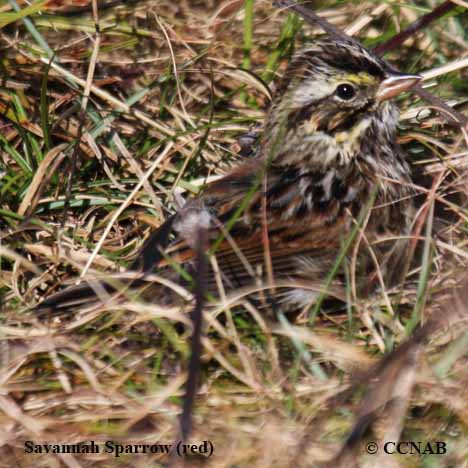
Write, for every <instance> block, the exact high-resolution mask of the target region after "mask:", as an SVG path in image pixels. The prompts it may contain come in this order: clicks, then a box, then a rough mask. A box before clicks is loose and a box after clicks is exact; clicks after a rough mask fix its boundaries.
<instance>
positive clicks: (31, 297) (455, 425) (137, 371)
mask: <svg viewBox="0 0 468 468" xmlns="http://www.w3.org/2000/svg"><path fill="white" fill-rule="evenodd" d="M323 3H324V4H326V8H322V9H320V10H319V11H320V14H321V15H323V16H324V17H326V18H327V19H328V20H329V21H330V22H331V23H332V24H334V25H336V26H337V27H339V28H341V29H343V30H346V31H348V32H349V33H352V34H354V35H357V37H359V38H360V39H361V40H363V42H364V44H366V45H369V46H372V45H373V44H376V43H378V42H381V41H383V40H384V39H387V38H389V37H390V36H391V35H393V34H394V33H396V32H398V31H399V30H400V29H401V28H403V27H405V26H406V25H407V24H408V23H410V22H412V21H414V20H415V19H416V18H417V17H418V16H421V15H422V14H423V13H425V12H427V11H430V8H431V7H430V6H431V5H432V3H431V2H429V1H423V2H418V6H414V5H413V6H411V5H409V4H401V3H398V4H397V3H393V2H389V3H387V2H377V3H375V2H360V3H356V4H351V2H344V3H343V2H334V1H329V2H323ZM460 3H461V2H460ZM76 4H77V3H76V2H75V5H76ZM249 4H250V2H249V1H248V0H246V1H245V2H244V1H226V2H220V3H218V2H214V1H210V0H205V1H193V0H192V1H183V2H170V1H166V0H161V1H158V2H150V1H142V2H135V3H132V2H128V3H122V4H121V2H116V3H115V4H114V3H111V2H99V9H98V11H94V13H93V11H92V4H90V3H88V2H80V5H82V6H83V9H80V8H81V7H80V8H78V9H74V10H73V9H71V8H70V7H68V6H66V5H62V4H61V3H60V2H47V3H46V4H45V7H44V8H43V9H42V12H41V13H40V14H37V13H36V14H33V15H32V16H31V17H30V21H31V22H30V23H29V25H28V24H25V23H23V22H22V21H21V19H18V18H14V17H12V16H11V13H7V12H11V11H12V10H10V5H11V4H10V3H8V2H4V3H2V6H1V7H0V26H3V27H2V28H1V29H0V54H1V55H0V64H1V73H2V82H1V85H0V164H1V168H0V177H1V179H0V228H1V239H2V240H1V244H0V260H1V262H2V263H1V279H0V291H1V294H2V299H1V301H2V302H1V304H2V313H1V317H2V322H1V324H0V333H1V335H0V336H1V338H2V341H1V345H2V355H1V356H2V361H1V364H2V365H1V368H0V385H1V391H0V408H1V413H0V428H1V431H0V437H1V438H0V441H1V442H0V444H1V446H2V449H1V450H2V454H3V457H2V459H1V461H0V463H1V464H5V465H8V466H13V465H14V464H16V465H19V466H31V465H32V464H34V465H35V466H48V467H49V466H60V465H61V464H63V465H66V466H73V467H75V466H92V465H102V466H111V465H112V466H114V465H115V464H117V465H122V466H166V464H167V463H168V459H169V458H168V456H167V455H161V454H146V455H145V454H140V455H122V456H121V457H119V458H115V457H114V456H113V455H110V454H106V453H100V454H68V455H52V454H42V455H40V454H27V453H25V451H24V442H25V441H26V440H32V441H34V442H36V443H49V444H53V443H73V444H76V443H79V442H86V441H90V440H94V441H95V442H96V443H101V442H103V441H106V440H113V441H115V442H117V443H121V444H130V443H131V444H156V443H162V444H169V443H172V442H173V440H175V439H176V437H177V430H178V429H177V428H178V426H177V425H178V416H179V414H180V410H181V401H182V397H183V386H184V382H185V368H186V363H187V357H188V355H189V353H190V349H189V346H188V344H187V343H188V341H187V338H188V334H189V333H190V328H189V326H186V327H184V326H183V325H184V324H185V325H189V324H190V323H189V321H188V318H187V315H186V314H185V313H182V312H180V311H178V310H168V309H167V308H160V307H157V306H156V305H154V304H152V303H149V302H144V301H143V300H142V299H141V298H140V299H138V300H134V298H129V300H128V302H127V303H126V304H123V305H122V304H120V303H119V304H118V305H115V304H112V303H107V304H106V305H102V306H100V307H98V308H96V307H95V308H92V309H89V310H82V311H79V313H77V314H76V315H74V316H72V317H69V318H68V319H67V320H63V321H55V322H54V321H52V322H49V321H41V320H39V319H38V317H36V316H35V314H33V313H31V311H30V308H31V306H33V305H34V304H36V303H37V302H38V301H39V300H40V299H41V298H42V297H44V296H46V295H49V294H51V293H53V292H55V291H57V290H59V289H61V288H62V287H63V286H64V285H65V284H68V283H70V282H74V281H76V280H77V278H78V277H79V276H80V275H81V276H83V277H92V276H93V275H95V274H96V273H97V272H111V271H115V272H117V271H121V270H122V269H123V268H125V266H126V265H127V264H128V262H129V261H130V259H131V258H132V257H133V256H134V255H135V254H136V252H137V251H138V249H139V248H140V247H141V245H142V242H143V240H144V238H145V236H146V235H147V233H148V232H149V231H150V230H151V229H153V228H154V227H157V226H159V225H161V224H162V222H163V221H164V220H165V219H166V218H167V216H168V214H169V213H171V212H173V211H174V210H176V208H177V203H176V199H177V196H180V195H182V196H184V197H189V196H191V195H192V194H194V193H197V191H198V190H199V186H200V185H201V184H202V183H203V182H204V181H206V180H207V179H208V180H209V179H210V178H211V177H215V176H217V175H219V174H223V173H225V172H226V170H227V169H228V168H229V167H230V166H231V165H232V164H235V163H236V161H238V160H239V159H241V158H242V156H240V155H238V154H237V146H238V145H237V143H236V137H238V136H239V135H240V134H243V133H245V132H247V131H248V130H249V129H250V128H251V127H252V126H255V125H257V124H259V123H261V122H262V119H263V116H264V114H265V110H266V108H267V107H268V96H267V93H266V92H265V89H264V87H263V86H262V85H261V84H260V83H259V81H258V80H255V79H254V78H252V77H251V76H249V75H248V74H246V73H242V72H241V71H240V70H239V67H241V66H244V67H250V69H251V70H252V71H254V72H255V73H256V74H258V75H259V76H261V77H263V79H264V80H266V81H267V82H270V81H271V80H272V79H273V78H274V76H276V75H277V73H280V72H281V69H282V68H283V67H284V64H285V62H286V61H287V59H288V57H289V56H290V54H291V52H292V50H294V48H296V47H298V46H299V45H300V44H303V43H305V42H306V41H307V40H310V39H311V38H313V37H314V35H316V34H317V33H318V32H319V31H318V29H317V30H314V29H313V28H311V27H310V26H309V25H303V24H302V22H301V20H299V19H298V18H297V17H294V16H293V15H291V14H288V13H287V12H284V11H281V10H278V9H274V8H273V7H272V6H271V4H270V2H267V1H257V2H255V4H254V6H253V10H252V12H253V13H252V23H251V22H250V19H249V15H247V17H246V16H245V15H244V12H245V9H244V6H246V7H247V11H248V7H249ZM22 7H26V4H23V5H22ZM462 9H463V7H459V9H457V10H456V11H455V12H454V13H453V14H452V15H450V16H451V17H450V18H442V19H439V20H437V21H436V22H434V23H433V24H431V25H430V26H429V27H428V28H427V29H426V30H424V31H423V32H420V33H418V34H417V35H416V36H415V37H414V38H410V39H409V40H408V41H406V42H405V44H404V46H403V47H401V48H399V49H398V50H397V51H391V52H390V53H389V54H388V55H387V58H388V59H389V60H391V61H392V62H393V63H395V65H397V66H398V67H399V68H400V69H401V70H406V71H424V73H425V74H426V76H427V77H428V79H427V84H428V85H430V86H428V90H430V91H431V92H432V93H434V94H436V95H438V96H440V97H441V98H442V99H443V100H444V101H446V102H448V103H449V104H451V105H457V108H458V110H459V111H461V112H463V110H464V106H466V101H467V73H466V60H467V56H468V42H467V38H466V37H464V36H463V32H464V29H465V30H466V27H467V21H466V11H465V12H464V15H463V11H462ZM8 14H10V16H8ZM93 16H94V19H93ZM95 22H99V31H98V32H97V31H96V29H95V26H94V23H95ZM28 28H29V29H28ZM252 31H253V34H252ZM251 40H252V44H251V46H250V41H251ZM244 45H246V47H244ZM51 51H55V56H54V61H53V62H52V61H51V55H50V52H51ZM272 85H273V86H274V84H273V83H272ZM400 104H401V108H402V122H401V123H402V131H401V137H400V138H401V142H402V143H403V144H404V146H405V149H406V150H407V153H408V155H409V158H410V159H411V161H412V162H413V163H414V168H415V172H416V173H418V177H417V182H418V184H421V186H420V188H419V190H420V192H421V210H420V212H419V217H418V221H417V223H416V225H417V226H418V229H419V230H417V231H416V232H415V239H417V240H418V242H417V246H416V247H417V250H418V251H421V252H420V259H421V260H420V262H419V263H418V264H417V265H416V266H414V268H413V269H412V270H410V271H409V272H408V275H407V280H406V282H405V286H404V288H402V289H400V290H389V291H385V292H384V293H383V294H381V295H376V296H372V297H370V298H369V297H367V298H364V297H355V296H353V294H352V291H350V300H349V304H350V305H349V310H344V311H343V310H341V311H333V310H327V309H323V310H322V314H320V315H319V317H318V319H317V320H316V323H315V326H314V327H313V328H310V327H308V326H307V322H306V321H301V320H300V318H298V319H297V321H296V322H295V323H292V324H288V323H287V322H284V321H283V322H280V323H279V322H278V321H276V320H272V318H271V317H270V316H265V315H262V314H261V313H259V312H258V311H256V310H255V309H254V308H253V306H252V305H250V304H249V303H248V302H246V301H244V300H243V297H241V296H240V295H239V296H238V297H233V298H227V299H226V303H225V304H224V305H221V306H219V307H217V308H216V309H215V310H214V311H213V312H212V313H210V314H206V322H207V327H206V329H205V331H204V337H203V346H204V347H203V356H202V361H203V365H202V374H201V388H200V391H199V394H198V396H197V401H196V409H195V414H194V430H193V434H192V438H191V440H192V441H194V442H201V441H204V440H209V441H210V442H211V443H212V444H213V446H214V448H215V451H214V454H213V455H212V457H211V458H209V460H208V461H207V462H206V464H207V465H208V466H213V467H223V466H226V467H229V466H231V467H234V466H239V467H252V466H255V467H263V466H265V467H266V466H275V467H283V466H290V465H291V464H292V463H294V464H296V465H297V464H303V465H304V466H317V465H318V464H319V463H320V462H325V466H331V462H330V460H331V459H333V458H334V457H338V458H335V464H338V460H339V461H340V462H341V463H342V466H381V465H382V466H401V467H406V466H408V467H416V466H423V467H449V466H457V467H463V466H468V442H467V440H468V404H467V401H468V393H467V388H468V366H467V364H468V360H467V352H468V340H467V334H466V315H465V316H464V315H463V312H464V311H465V309H466V305H465V304H466V301H464V300H463V299H458V303H457V302H455V303H454V302H452V300H451V299H449V298H450V297H451V295H452V288H454V287H455V286H456V285H457V284H458V283H459V282H460V280H461V278H462V273H463V272H464V271H465V270H466V265H467V264H468V262H467V260H468V248H467V241H466V238H467V237H466V233H467V230H468V222H467V221H468V211H467V209H466V195H467V185H466V167H467V164H468V151H467V133H466V129H461V128H459V127H456V126H450V125H447V124H446V119H445V118H444V117H442V116H440V115H439V114H438V113H436V112H434V111H433V109H430V108H429V106H428V105H427V103H425V102H423V101H422V100H420V99H418V98H416V97H414V96H412V97H411V96H408V97H406V98H405V99H403V100H401V101H400ZM78 141H79V145H78V144H77V142H78ZM70 175H71V176H72V177H71V178H70ZM176 194H177V196H176ZM181 293H184V292H183V291H182V292H181ZM452 312H453V313H452ZM455 312H456V313H455ZM440 316H443V317H446V319H447V321H446V322H443V323H442V322H440V321H437V326H434V327H429V329H428V335H429V337H430V339H429V340H427V341H426V340H424V339H421V340H420V341H417V340H414V341H413V342H410V343H409V344H408V347H407V348H400V349H404V350H405V353H403V354H402V353H400V354H398V352H395V354H394V355H393V357H394V359H393V360H392V359H389V360H388V361H381V359H382V356H383V355H384V354H385V353H388V352H389V351H391V350H392V349H394V348H396V347H397V345H398V344H400V343H402V342H403V341H404V340H405V339H406V338H407V337H408V336H410V335H411V334H412V331H413V329H414V327H415V326H416V325H417V324H419V323H426V322H428V321H429V323H431V322H430V320H431V317H432V318H434V317H440ZM290 319H291V320H294V317H291V318H290ZM449 325H450V326H449ZM183 330H185V331H183ZM378 362H383V363H384V364H382V365H381V367H380V368H377V370H375V371H370V370H369V369H372V366H373V365H374V364H376V363H378ZM385 363H387V364H385ZM373 372H374V373H373ZM376 381H377V384H376V383H375V382H376ZM365 387H368V390H369V391H368V393H367V396H366V397H364V396H363V395H364V388H365ZM349 388H351V391H350V392H348V393H349V394H346V395H344V394H343V392H345V391H346V390H347V389H349ZM395 402H396V403H395ZM381 406H385V409H384V410H383V411H381V413H382V414H381V415H380V417H379V421H378V422H377V424H375V425H374V426H373V432H370V433H366V434H365V435H364V439H365V440H366V441H368V440H376V441H379V440H392V439H391V437H392V436H393V437H397V436H398V433H399V429H400V428H401V429H402V435H401V440H406V441H423V442H435V441H444V442H446V443H447V454H446V455H430V454H425V455H422V456H417V455H412V456H409V455H406V456H403V455H401V456H393V457H391V458H389V457H381V456H380V455H372V456H371V455H366V453H365V443H363V444H358V445H357V447H348V448H345V449H344V450H343V451H342V452H341V455H339V456H338V455H337V454H338V453H339V452H340V450H341V449H342V447H343V443H344V442H345V440H346V439H347V437H348V435H349V433H350V430H351V429H352V428H353V425H355V424H356V421H357V422H358V423H359V422H360V419H359V417H362V416H365V414H366V413H367V411H369V410H372V411H373V410H377V409H379V408H380V407H381ZM354 427H355V426H354ZM355 429H356V427H355ZM395 434H396V435H395ZM351 445H352V444H351ZM101 452H102V451H101ZM204 460H205V459H204V458H203V457H196V456H194V457H191V458H190V461H189V462H188V463H187V466H197V463H200V464H201V463H203V461H204ZM327 460H328V463H327ZM385 463H386V465H384V464H385ZM291 466H292V465H291Z"/></svg>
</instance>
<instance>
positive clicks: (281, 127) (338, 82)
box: [265, 39, 420, 167]
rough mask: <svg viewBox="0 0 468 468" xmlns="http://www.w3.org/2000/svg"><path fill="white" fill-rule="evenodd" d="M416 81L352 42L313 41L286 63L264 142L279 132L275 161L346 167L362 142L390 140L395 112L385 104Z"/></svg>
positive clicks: (394, 125)
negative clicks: (279, 141)
mask: <svg viewBox="0 0 468 468" xmlns="http://www.w3.org/2000/svg"><path fill="white" fill-rule="evenodd" d="M419 80H420V77H419V76H418V75H410V74H403V73H400V72H398V71H396V70H394V69H392V68H391V67H390V65H388V64H387V63H386V62H384V61H383V60H381V59H379V58H378V57H376V56H375V55H374V54H372V53H371V52H370V51H368V50H366V49H365V48H364V47H362V46H360V45H359V44H357V43H355V42H351V41H345V40H338V41H337V40H331V39H328V40H321V41H316V42H314V43H313V44H311V45H310V46H309V47H307V48H306V49H303V50H301V51H300V52H299V53H298V54H296V55H295V57H294V58H293V60H292V61H291V62H290V64H289V66H288V68H287V70H286V72H285V74H284V77H283V80H282V82H281V83H280V85H279V86H278V89H277V92H276V94H275V98H274V102H273V105H272V107H271V110H270V113H269V115H268V118H267V122H266V128H265V130H266V132H265V134H266V137H267V139H268V140H269V141H272V140H273V139H274V137H275V135H277V134H278V132H281V134H282V135H283V138H282V140H283V139H284V143H281V145H280V148H279V149H278V151H276V153H277V154H276V156H275V160H276V161H277V162H280V163H281V162H282V163H284V164H294V163H295V162H297V161H298V160H302V161H303V160H304V158H305V159H306V160H308V161H310V163H311V164H313V165H317V164H319V165H323V166H324V167H328V166H329V165H331V164H333V165H335V164H338V165H340V164H346V163H347V162H349V161H350V160H351V159H353V158H354V157H355V156H356V155H358V154H359V153H360V151H361V150H362V148H361V146H362V143H363V140H364V139H372V140H373V142H374V143H375V144H379V143H380V144H385V143H386V142H388V141H391V140H394V139H395V129H396V124H397V121H398V112H397V109H396V107H395V106H394V105H393V104H392V103H391V101H390V100H391V99H392V98H393V97H395V96H397V95H398V94H400V93H401V92H403V91H405V90H407V89H409V88H410V87H411V86H413V85H414V84H416V83H417V82H418V81H419Z"/></svg>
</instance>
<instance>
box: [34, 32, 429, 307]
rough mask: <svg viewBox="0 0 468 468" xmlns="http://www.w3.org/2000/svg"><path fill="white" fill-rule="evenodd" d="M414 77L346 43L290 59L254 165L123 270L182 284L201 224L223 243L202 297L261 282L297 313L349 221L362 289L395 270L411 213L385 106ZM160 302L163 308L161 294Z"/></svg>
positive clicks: (393, 121) (83, 291)
mask: <svg viewBox="0 0 468 468" xmlns="http://www.w3.org/2000/svg"><path fill="white" fill-rule="evenodd" d="M419 79H420V77H419V76H417V75H409V74H402V73H400V72H398V71H396V70H394V69H392V67H391V66H390V65H389V64H387V63H386V62H385V61H383V60H381V59H379V58H377V57H376V56H375V55H374V54H372V53H371V52H370V51H368V50H367V49H365V48H364V47H362V46H360V45H358V44H356V43H354V42H351V41H346V40H339V41H337V40H331V39H325V40H320V41H316V42H314V43H312V44H311V45H309V46H308V47H307V48H305V49H303V50H301V51H300V52H299V53H297V54H296V55H295V57H294V58H293V59H292V61H291V62H290V64H289V66H288V68H287V70H286V72H285V73H284V77H283V79H282V81H281V82H280V83H279V86H278V87H277V90H276V93H275V97H274V99H273V102H272V105H271V108H270V110H269V112H268V115H267V117H266V122H265V124H264V127H263V130H262V132H261V135H260V136H259V139H258V142H257V143H256V151H255V155H254V157H253V158H249V159H246V160H245V161H244V162H243V163H242V164H241V165H239V166H238V167H235V168H234V169H232V170H231V171H230V173H229V174H227V175H226V176H225V177H223V178H222V179H220V180H218V181H216V182H214V183H211V184H209V185H208V186H207V187H206V189H205V190H204V192H203V193H202V194H201V195H200V196H199V197H197V198H196V199H194V200H193V201H191V202H189V203H187V204H186V205H185V206H184V207H183V208H182V209H181V210H180V211H179V212H178V213H177V214H176V215H174V216H173V217H172V218H171V219H170V220H169V221H167V222H166V223H165V224H164V225H163V227H162V228H161V229H162V230H163V231H164V230H165V231H167V232H166V234H167V233H168V232H169V231H170V232H172V234H173V235H174V236H175V238H174V239H173V240H171V241H170V243H169V245H166V246H164V249H163V252H162V253H161V252H160V251H159V250H161V248H160V246H159V247H158V246H156V244H157V242H156V240H157V239H158V237H161V231H160V232H158V233H156V234H153V235H152V236H151V238H150V239H149V241H147V242H146V244H145V246H144V248H143V251H142V253H141V257H140V259H139V260H138V261H137V262H136V263H135V265H139V267H140V269H143V270H144V271H146V272H148V271H149V270H153V271H155V272H156V273H157V274H158V275H161V276H163V277H166V278H169V279H172V280H175V281H183V280H182V278H181V277H180V272H178V273H176V272H175V270H174V268H173V266H174V265H179V266H183V267H184V268H185V270H186V271H188V273H189V274H194V273H195V270H194V265H193V263H194V257H195V252H194V250H195V242H194V238H195V237H196V236H195V234H196V228H197V226H198V225H204V226H205V227H206V229H208V238H209V241H210V243H211V245H213V242H215V241H216V239H219V238H220V236H222V239H223V240H222V241H221V242H218V245H217V248H216V263H217V266H218V267H217V268H219V274H218V275H217V276H216V275H215V274H214V272H213V269H216V264H213V262H211V267H210V268H211V270H210V274H209V275H208V281H207V289H208V290H210V291H211V292H212V293H216V292H217V291H218V287H219V284H217V282H216V280H218V283H219V278H221V279H222V282H223V286H224V289H225V290H226V291H234V290H236V291H237V290H238V289H239V288H246V287H251V288H252V289H255V286H259V285H265V284H267V283H268V281H267V280H270V283H268V284H269V287H272V285H271V279H272V278H273V279H274V285H275V288H274V291H275V300H276V301H277V302H278V304H280V305H281V306H282V307H284V308H285V309H286V310H288V309H292V308H300V307H304V306H306V305H310V304H311V303H313V301H314V298H315V297H316V296H317V290H318V288H319V287H320V285H321V283H322V282H323V279H324V278H325V277H326V276H327V273H328V272H329V270H330V268H331V267H332V266H333V264H334V262H335V259H336V257H337V254H338V252H339V251H340V248H341V246H342V243H343V239H346V238H347V236H349V234H350V232H351V231H352V230H353V228H354V226H356V220H357V219H358V218H360V217H361V219H363V222H362V229H361V233H360V234H361V235H360V236H358V237H359V238H360V239H361V242H360V245H359V247H356V244H354V246H355V247H356V248H355V249H353V246H351V248H350V249H348V252H349V256H351V254H352V253H353V252H354V262H351V263H353V265H355V266H357V270H356V271H357V272H358V275H357V276H358V277H360V278H362V279H363V280H364V281H365V280H366V278H367V275H368V274H369V273H370V271H372V270H373V269H375V268H376V267H377V266H376V265H375V263H376V261H377V263H378V268H379V269H380V270H381V271H382V272H388V271H389V270H391V269H395V268H396V265H397V264H398V260H399V259H401V257H402V256H403V254H404V251H405V245H406V244H405V241H404V240H402V239H403V238H404V237H405V236H408V235H409V234H410V229H411V223H412V221H413V217H414V207H413V202H412V192H411V188H410V187H411V176H410V168H409V165H408V163H407V162H406V160H405V157H404V154H403V153H402V151H401V149H400V147H399V146H398V144H397V142H396V126H397V122H398V111H397V108H396V106H395V105H394V104H393V103H392V102H391V98H393V97H395V96H396V95H398V94H399V93H400V92H402V91H406V90H408V89H409V88H410V87H411V86H413V85H414V84H416V83H417V82H418V81H419ZM371 199H372V201H373V203H372V207H371V208H370V210H367V214H366V213H364V214H365V216H363V209H364V207H366V205H367V204H368V203H369V200H371ZM229 225H230V226H229ZM226 226H229V227H230V229H229V230H228V229H226ZM398 238H401V239H400V240H398ZM363 239H364V241H363ZM267 244H268V245H267ZM158 249H159V250H158ZM370 250H372V251H373V255H372V257H371V256H370V255H369V251H370ZM370 258H373V260H372V261H370V260H369V259H370ZM340 275H341V276H340ZM343 278H344V277H343V272H341V273H340V272H338V275H337V277H336V279H335V282H334V285H333V288H335V291H336V292H337V295H338V296H339V295H340V294H339V289H340V285H341V287H342V285H343V283H344V279H343ZM185 282H186V280H185ZM100 284H101V286H102V285H103V283H100ZM287 286H290V287H287ZM93 289H94V290H95V289H96V285H91V287H90V286H89V285H84V286H81V287H75V288H73V289H68V290H65V291H63V292H61V293H58V294H56V295H54V296H51V297H50V298H48V299H46V300H45V301H43V302H42V303H41V304H40V305H39V308H40V309H49V310H50V309H59V308H60V307H61V306H66V305H70V304H71V303H76V302H81V301H85V300H88V299H89V297H90V296H94V294H95V291H94V290H93ZM105 289H106V290H107V291H113V290H115V289H116V288H115V287H111V286H109V284H106V286H105ZM260 289H261V288H260ZM101 290H102V287H101ZM160 292H162V291H161V290H160ZM164 294H166V295H165V296H164ZM164 294H163V296H164V297H165V298H166V300H167V297H170V296H171V294H170V293H169V292H167V291H166V292H165V293H164ZM160 299H161V300H163V301H164V299H163V298H160ZM171 301H172V299H171Z"/></svg>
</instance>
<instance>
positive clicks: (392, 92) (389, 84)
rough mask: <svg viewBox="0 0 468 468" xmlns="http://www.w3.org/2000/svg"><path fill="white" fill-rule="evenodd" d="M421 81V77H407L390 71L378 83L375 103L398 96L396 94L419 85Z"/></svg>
mask: <svg viewBox="0 0 468 468" xmlns="http://www.w3.org/2000/svg"><path fill="white" fill-rule="evenodd" d="M421 79H422V76H420V75H408V74H405V73H400V72H397V71H393V70H392V71H391V72H388V73H387V77H386V78H385V79H384V80H383V81H382V83H380V86H379V88H378V90H377V94H376V98H377V101H385V100H387V99H391V98H392V97H395V96H398V94H400V93H402V92H403V91H407V90H408V89H410V88H412V87H413V86H414V85H415V84H416V83H419V82H420V81H421Z"/></svg>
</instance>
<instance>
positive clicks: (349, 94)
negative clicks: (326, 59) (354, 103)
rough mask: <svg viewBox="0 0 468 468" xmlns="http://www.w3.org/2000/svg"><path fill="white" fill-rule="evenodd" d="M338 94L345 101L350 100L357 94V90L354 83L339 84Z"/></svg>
mask: <svg viewBox="0 0 468 468" xmlns="http://www.w3.org/2000/svg"><path fill="white" fill-rule="evenodd" d="M336 95H337V96H338V97H339V98H340V99H343V101H349V100H351V99H353V97H354V96H355V95H356V90H355V89H354V86H353V85H352V84H349V83H343V84H340V85H338V86H337V88H336Z"/></svg>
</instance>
